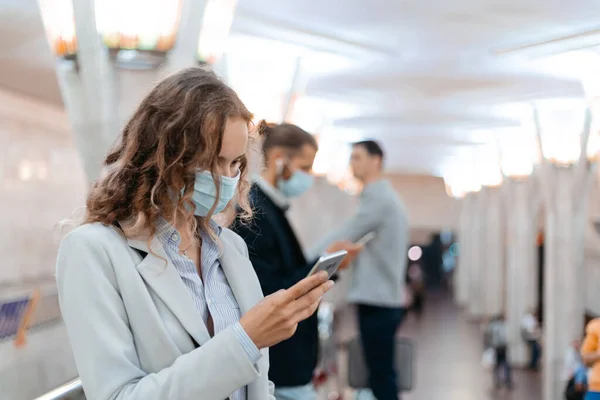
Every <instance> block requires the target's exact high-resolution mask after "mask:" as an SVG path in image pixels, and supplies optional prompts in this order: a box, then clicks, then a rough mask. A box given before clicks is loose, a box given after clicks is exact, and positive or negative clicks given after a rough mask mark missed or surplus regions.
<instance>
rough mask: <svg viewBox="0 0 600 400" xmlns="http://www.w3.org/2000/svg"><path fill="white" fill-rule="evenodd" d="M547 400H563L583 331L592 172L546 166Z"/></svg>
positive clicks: (583, 168)
mask: <svg viewBox="0 0 600 400" xmlns="http://www.w3.org/2000/svg"><path fill="white" fill-rule="evenodd" d="M544 169H545V171H544V172H545V174H544V176H543V181H544V186H545V200H546V202H545V206H546V207H545V217H546V221H545V222H546V231H545V248H544V251H545V257H544V259H545V265H544V327H543V328H544V354H543V356H544V357H543V366H544V379H543V393H544V399H546V400H554V399H558V398H559V397H560V396H561V395H562V391H563V389H564V380H563V377H562V368H563V363H564V355H565V352H566V350H567V348H568V347H569V346H570V343H571V342H572V341H573V340H575V339H577V338H580V337H581V336H582V334H583V329H584V315H585V305H584V304H585V285H584V282H585V281H584V279H585V269H584V265H583V261H584V258H583V254H584V247H585V246H584V233H585V226H584V224H585V221H586V217H587V212H586V211H587V197H588V195H589V188H590V185H591V182H592V176H593V168H590V165H589V164H588V163H587V162H586V161H585V160H580V163H579V164H578V165H576V166H570V167H563V166H557V165H554V164H548V163H547V164H546V165H544Z"/></svg>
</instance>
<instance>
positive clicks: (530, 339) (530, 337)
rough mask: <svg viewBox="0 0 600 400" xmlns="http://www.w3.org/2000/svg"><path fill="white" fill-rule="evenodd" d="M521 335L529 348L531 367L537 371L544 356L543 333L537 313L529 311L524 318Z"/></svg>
mask: <svg viewBox="0 0 600 400" xmlns="http://www.w3.org/2000/svg"><path fill="white" fill-rule="evenodd" d="M521 333H522V336H523V340H525V341H526V342H527V345H528V346H529V366H528V368H529V369H531V370H537V369H538V364H539V361H540V356H541V354H542V345H541V343H540V340H541V338H542V332H541V329H540V323H539V319H538V316H537V313H536V312H535V311H529V312H528V313H527V314H525V315H524V316H523V319H522V321H521Z"/></svg>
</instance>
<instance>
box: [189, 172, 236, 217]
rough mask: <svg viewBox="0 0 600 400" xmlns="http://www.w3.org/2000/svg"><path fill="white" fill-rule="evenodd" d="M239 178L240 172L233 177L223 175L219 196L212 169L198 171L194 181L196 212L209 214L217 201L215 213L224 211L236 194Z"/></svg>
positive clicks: (204, 214)
mask: <svg viewBox="0 0 600 400" xmlns="http://www.w3.org/2000/svg"><path fill="white" fill-rule="evenodd" d="M239 180H240V174H239V173H238V174H237V176H235V177H233V178H230V177H228V176H221V191H220V193H219V198H217V186H216V185H215V182H214V180H213V177H212V175H211V173H210V171H202V172H198V173H197V174H196V182H195V183H194V196H193V197H192V199H193V201H194V204H195V205H196V211H194V214H195V215H197V216H199V217H205V216H207V215H208V212H209V211H210V209H211V208H212V207H213V206H214V205H215V203H217V207H216V208H215V211H214V213H215V214H218V213H220V212H221V211H223V210H224V209H225V207H227V204H229V202H230V201H231V199H233V197H234V196H235V192H236V190H237V184H238V182H239Z"/></svg>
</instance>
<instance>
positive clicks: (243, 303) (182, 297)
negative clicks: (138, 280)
mask: <svg viewBox="0 0 600 400" xmlns="http://www.w3.org/2000/svg"><path fill="white" fill-rule="evenodd" d="M231 235H234V234H233V233H232V232H231V231H229V230H228V229H223V231H222V234H221V235H220V236H219V240H220V242H221V243H220V244H221V255H220V256H219V262H220V264H221V268H222V269H223V272H224V274H225V276H226V278H227V281H228V282H229V285H230V287H231V290H232V292H233V294H234V296H235V298H236V301H237V303H238V305H239V307H240V311H241V312H242V314H245V313H246V312H247V311H248V310H249V309H250V308H252V307H253V306H254V305H255V304H256V303H258V302H259V301H260V300H261V299H262V290H261V288H260V285H259V283H258V280H257V279H256V276H255V275H254V270H253V268H252V265H251V264H250V260H249V259H248V257H247V255H245V254H243V252H242V251H240V249H239V248H238V247H236V246H235V244H234V242H233V241H232V239H233V238H231V237H230V236H231ZM148 238H149V235H148V234H141V235H138V236H136V237H131V238H127V244H128V245H129V246H130V247H132V248H134V249H138V250H141V251H143V252H145V253H147V255H146V257H145V258H144V259H143V260H142V261H141V262H140V263H139V264H138V265H137V270H138V272H139V273H140V275H141V276H142V278H143V279H144V281H145V282H146V284H147V285H148V286H149V287H150V288H152V290H153V291H154V292H155V293H156V295H157V296H158V297H160V299H161V300H162V301H163V302H164V303H165V305H166V306H167V307H168V308H169V309H170V310H171V312H173V314H174V315H175V316H176V317H177V319H178V320H179V322H180V323H181V325H182V326H183V327H184V328H185V330H186V331H187V332H188V333H189V334H190V335H191V336H192V338H194V340H195V341H196V342H197V343H198V344H200V345H201V344H203V343H206V342H207V341H208V340H209V339H210V335H209V333H208V329H207V327H206V325H205V324H204V321H203V320H202V318H201V317H200V313H199V312H198V310H197V308H196V305H195V304H194V301H193V298H192V296H191V294H190V293H189V290H188V288H187V287H186V286H185V284H184V283H183V281H182V280H181V277H180V276H179V273H178V271H177V269H176V268H175V266H174V265H173V263H172V262H171V260H170V259H169V257H168V255H167V254H166V252H165V250H164V248H163V246H162V244H161V243H160V240H158V238H156V237H154V238H152V240H149V239H148ZM240 240H241V239H240Z"/></svg>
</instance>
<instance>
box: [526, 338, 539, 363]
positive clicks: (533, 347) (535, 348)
mask: <svg viewBox="0 0 600 400" xmlns="http://www.w3.org/2000/svg"><path fill="white" fill-rule="evenodd" d="M527 344H528V345H529V350H530V354H531V358H530V359H529V360H530V361H529V369H538V363H539V361H540V356H541V353H542V347H541V346H540V343H539V342H538V341H537V340H528V341H527Z"/></svg>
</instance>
